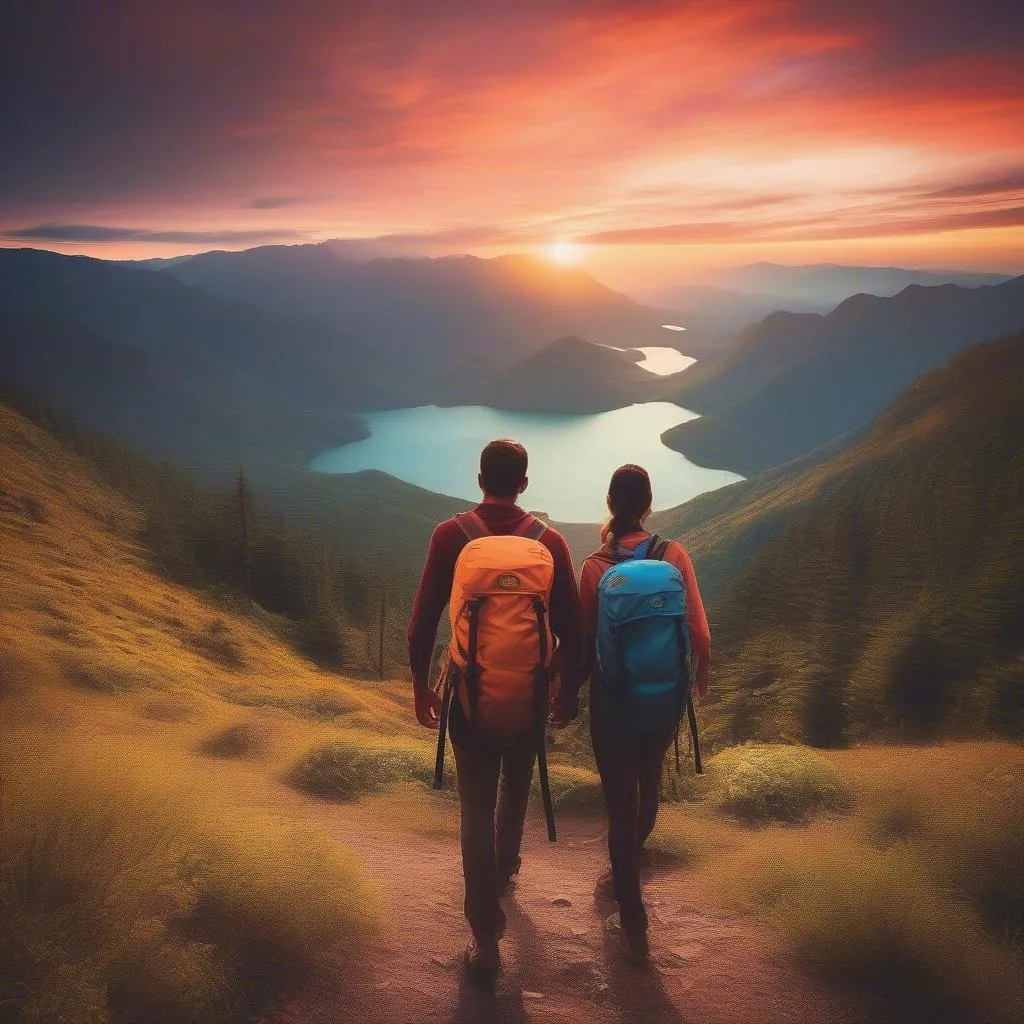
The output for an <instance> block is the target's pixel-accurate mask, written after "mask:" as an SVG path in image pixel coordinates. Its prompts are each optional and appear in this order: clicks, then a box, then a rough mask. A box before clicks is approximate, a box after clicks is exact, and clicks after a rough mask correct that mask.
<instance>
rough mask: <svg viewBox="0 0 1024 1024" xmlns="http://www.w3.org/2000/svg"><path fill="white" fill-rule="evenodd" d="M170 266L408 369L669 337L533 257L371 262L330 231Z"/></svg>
mask: <svg viewBox="0 0 1024 1024" xmlns="http://www.w3.org/2000/svg"><path fill="white" fill-rule="evenodd" d="M163 273H165V274H167V275H169V276H172V277H174V278H176V279H178V280H179V281H182V282H183V283H185V284H190V285H196V286H199V287H201V288H203V289H204V290H206V291H208V292H210V293H211V294H213V295H218V296H220V297H221V298H226V299H231V300H234V301H240V302H245V303H249V304H251V305H253V306H256V307H258V308H260V309H264V310H267V311H268V312H270V313H273V314H275V315H278V316H287V317H296V316H301V317H308V318H312V319H315V320H318V321H319V322H321V323H323V324H327V325H329V326H331V327H333V328H335V329H337V330H341V331H344V332H345V333H346V334H347V335H349V336H350V337H352V338H355V339H358V341H359V342H360V344H362V345H363V346H364V347H366V348H367V349H369V350H371V351H373V352H375V353H377V354H378V355H379V356H380V358H381V359H383V360H386V361H387V362H388V363H390V364H391V365H392V366H394V367H395V368H396V369H397V368H398V367H401V369H402V372H403V374H406V375H411V374H416V375H422V374H427V375H436V374H438V373H444V372H449V373H454V372H458V371H459V368H460V367H461V366H462V364H463V363H465V362H466V361H467V360H473V361H482V362H483V363H484V364H487V365H489V366H492V367H494V368H496V369H501V368H505V367H508V366H511V365H512V364H513V363H515V362H517V361H519V360H520V359H524V358H527V357H528V356H531V355H533V354H535V353H536V352H538V351H539V350H540V349H542V348H543V347H545V346H546V345H549V344H551V342H553V341H554V340H555V339H557V338H561V337H565V336H567V335H577V336H579V337H583V338H586V339H587V340H588V341H593V342H597V343H599V344H610V345H618V346H621V347H628V346H638V345H655V344H666V343H667V342H666V332H665V331H664V330H662V328H661V324H663V323H665V322H666V318H667V317H669V316H670V314H668V313H666V312H665V311H663V310H657V309H651V308H649V307H645V306H641V305H639V304H638V303H636V302H634V301H633V300H632V299H630V298H627V297H626V296H625V295H621V294H619V293H617V292H614V291H612V290H611V289H609V288H606V287H605V286H604V285H602V284H600V283H599V282H598V281H596V280H594V278H593V277H591V276H590V275H589V274H587V273H585V272H583V271H582V270H578V269H569V268H560V267H556V266H554V265H552V264H549V263H547V262H543V261H540V260H537V259H534V258H533V257H530V256H500V257H496V258H494V259H479V258H477V257H475V256H451V257H444V258H439V259H427V258H400V259H371V260H368V261H363V260H359V259H355V258H353V256H352V253H351V250H350V249H349V248H347V247H345V248H340V249H339V246H338V244H337V243H331V242H324V243H321V244H318V245H290V246H283V245H279V246H263V247H260V248H255V249H248V250H245V251H243V252H209V253H203V254H202V255H199V256H193V257H191V258H190V259H187V260H184V261H181V262H176V263H174V264H171V265H169V266H167V267H166V268H165V269H164V270H163Z"/></svg>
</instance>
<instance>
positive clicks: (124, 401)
mask: <svg viewBox="0 0 1024 1024" xmlns="http://www.w3.org/2000/svg"><path fill="white" fill-rule="evenodd" d="M159 266H160V267H163V268H165V269H162V270H150V269H145V268H144V267H141V266H138V265H124V264H118V263H113V262H109V261H103V260H95V259H88V258H85V257H69V256H62V255H59V254H57V253H51V252H46V251H41V250H33V249H20V250H15V249H7V250H0V374H2V375H4V376H5V377H6V378H7V379H8V381H9V382H10V383H15V384H17V385H19V386H22V387H25V388H27V389H30V390H34V391H36V392H38V393H40V394H43V395H47V396H53V400H54V401H55V402H57V403H58V404H59V405H60V406H61V407H62V408H64V409H65V410H66V411H68V412H70V413H73V414H75V415H77V416H79V417H81V418H82V419H83V420H84V421H85V422H88V423H90V424H92V425H94V426H97V427H100V428H102V429H105V430H108V431H110V432H112V433H115V434H116V435H118V436H121V437H123V438H125V439H127V440H131V441H133V442H135V443H138V444H142V445H144V446H146V447H147V448H148V449H149V450H153V451H158V452H159V453H160V454H167V455H173V456H177V457H180V458H184V459H186V460H189V461H194V460H197V459H205V460H211V459H213V458H214V453H220V454H219V455H218V456H217V460H220V461H223V460H224V459H226V458H227V456H226V455H225V454H224V453H226V452H231V453H232V454H231V456H230V458H231V459H232V460H234V459H237V458H238V457H240V453H242V452H247V451H252V450H254V449H258V448H259V447H260V446H262V445H266V444H268V443H269V444H271V445H272V446H273V447H275V448H290V449H296V448H297V449H299V451H307V452H308V451H309V450H311V449H312V448H316V447H326V446H333V445H337V444H339V443H344V442H345V441H348V440H353V439H355V438H358V437H360V436H364V430H365V428H364V427H363V425H362V424H361V422H360V420H359V419H358V417H357V416H355V415H353V414H355V413H359V412H362V411H369V410H374V409H385V408H393V407H398V406H403V405H418V404H425V403H434V402H443V403H447V404H452V403H458V402H468V403H473V404H486V403H493V404H496V405H499V406H501V407H504V408H516V409H522V410H538V411H541V410H543V411H584V410H586V411H596V410H601V409H611V408H616V407H618V406H621V405H624V404H629V403H630V402H632V401H636V400H638V399H639V398H641V397H643V396H645V395H646V394H648V392H649V390H650V388H651V386H652V383H653V382H654V381H655V379H656V378H654V377H653V376H652V375H651V374H649V373H647V372H646V371H643V370H639V369H638V368H637V367H636V365H635V362H634V361H631V360H630V357H629V356H624V355H623V354H622V353H620V352H614V351H612V350H611V349H608V348H602V347H599V346H597V345H594V344H591V343H590V342H583V341H579V340H577V341H576V342H575V343H572V344H573V345H575V348H574V350H573V352H569V351H567V350H566V349H565V347H564V345H565V343H564V342H555V339H556V338H557V337H558V336H559V334H558V333H557V330H556V329H559V328H562V327H564V326H566V325H568V326H570V327H579V326H581V325H583V326H586V327H587V328H588V329H590V330H591V331H593V332H595V333H597V334H598V335H600V336H601V337H605V338H608V339H610V340H612V341H614V342H615V343H617V344H619V345H620V346H622V345H623V343H625V345H629V344H632V343H633V342H634V341H642V340H644V337H643V332H644V331H646V332H647V335H648V336H647V338H646V340H650V338H651V337H654V338H657V340H661V339H660V338H658V337H657V334H655V333H654V332H657V331H660V332H661V334H662V335H664V334H666V333H667V332H665V331H663V330H662V329H661V327H660V322H661V321H662V320H663V319H664V317H663V316H661V315H660V314H658V313H657V312H656V311H652V310H647V309H645V308H644V307H641V306H638V305H636V304H635V303H633V302H631V301H630V300H629V299H627V298H625V297H624V296H620V295H617V294H615V293H614V292H611V291H609V290H608V289H606V288H604V287H603V286H601V285H599V284H598V283H597V282H596V281H594V280H593V279H592V278H589V277H588V276H587V275H585V274H580V273H578V272H563V271H559V270H557V269H555V268H548V267H545V266H543V265H540V264H538V263H536V262H535V261H532V260H527V259H520V258H508V259H501V260H491V261H487V260H476V259H469V258H467V259H464V260H463V259H456V260H376V261H372V262H370V263H359V262H357V261H355V260H354V259H352V257H351V253H349V252H348V250H347V249H346V250H344V252H343V253H342V254H339V252H338V251H337V247H334V248H332V247H331V246H330V245H325V246H292V247H268V248H265V249H256V250H249V251H248V252H245V253H208V254H205V255H204V256H201V257H194V258H190V259H188V260H185V261H166V262H162V263H160V264H159ZM211 268H212V269H211ZM352 275H355V276H352ZM207 278H213V279H216V280H217V281H220V285H217V284H216V282H215V284H214V285H211V286H210V287H207V286H205V285H204V286H202V287H200V286H199V285H197V284H193V283H190V282H193V281H197V280H200V279H203V280H206V279H207ZM182 279H184V280H182ZM228 280H229V281H231V282H233V283H232V285H231V286H230V287H228V286H226V285H224V282H225V281H228ZM272 280H273V281H274V282H276V283H275V284H273V285H272V284H271V283H270V282H271V281H272ZM222 286H223V287H222ZM218 288H221V290H222V291H223V292H224V293H225V294H217V291H218ZM250 289H251V291H252V296H251V297H252V298H253V299H254V301H245V300H243V299H242V298H240V296H239V294H235V293H240V292H246V293H248V291H249V290H250ZM311 293H318V294H320V295H321V298H322V301H321V302H320V304H319V305H318V304H317V303H316V302H313V303H312V305H307V302H306V300H307V299H308V298H309V296H310V294H311ZM343 296H347V299H346V301H344V302H343V301H342V297H343ZM346 303H347V304H346ZM325 306H330V309H329V310H326V311H325ZM339 309H347V310H349V311H350V313H351V316H348V315H344V316H343V315H341V314H340V313H339V312H338V310H339ZM339 320H346V321H348V322H350V323H352V324H354V325H356V327H354V328H353V329H352V330H343V329H341V328H340V327H339V326H337V323H336V322H334V321H339ZM389 323H390V325H391V326H390V328H389V326H388V324H389ZM360 325H361V326H360ZM548 331H550V332H552V333H544V332H548ZM357 332H358V333H357ZM84 381H89V382H90V383H89V386H83V382H84ZM560 396H561V397H560ZM215 461H216V460H215Z"/></svg>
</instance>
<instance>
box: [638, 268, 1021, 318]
mask: <svg viewBox="0 0 1024 1024" xmlns="http://www.w3.org/2000/svg"><path fill="white" fill-rule="evenodd" d="M1012 276H1013V275H1011V274H994V273H979V272H973V271H966V270H908V269H905V268H903V267H860V266H844V265H842V264H837V263H812V264H809V265H807V266H798V267H790V266H783V265H782V264H778V263H751V264H748V265H747V266H743V267H730V268H728V269H724V270H719V271H716V272H714V273H712V274H708V275H706V277H705V280H704V281H703V282H702V283H700V284H688V285H677V286H674V287H672V286H670V287H667V288H662V289H658V290H654V291H651V292H650V296H651V298H652V300H653V301H656V302H657V303H659V304H662V305H666V306H668V307H670V308H671V309H676V310H680V311H683V312H684V314H685V315H686V316H688V317H689V318H690V319H693V318H696V320H697V322H700V321H701V320H702V318H703V319H706V318H709V317H712V316H715V315H717V316H719V317H725V316H727V315H729V313H730V311H731V312H734V313H736V314H738V315H739V316H740V317H742V318H744V320H745V322H748V323H749V322H751V321H753V320H758V319H760V318H761V317H763V316H766V315H767V314H769V313H772V312H776V311H778V310H786V311H788V312H792V313H826V312H828V311H829V310H830V309H832V308H833V307H835V306H837V305H838V304H839V303H840V302H842V301H843V300H844V299H848V298H849V297H850V296H851V295H859V294H862V293H863V294H867V295H879V296H888V295H896V294H897V293H899V292H901V291H903V289H904V288H906V287H907V286H908V285H912V284H916V285H921V286H922V287H926V288H933V287H938V286H939V285H943V284H955V285H958V286H959V287H961V288H978V287H980V286H981V285H986V284H1002V283H1003V282H1004V281H1008V280H1009V279H1010V277H1012Z"/></svg>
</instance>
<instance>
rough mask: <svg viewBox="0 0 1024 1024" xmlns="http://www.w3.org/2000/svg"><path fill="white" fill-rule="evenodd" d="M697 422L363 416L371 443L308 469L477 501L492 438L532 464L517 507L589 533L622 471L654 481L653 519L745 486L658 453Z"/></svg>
mask: <svg viewBox="0 0 1024 1024" xmlns="http://www.w3.org/2000/svg"><path fill="white" fill-rule="evenodd" d="M683 358H688V357H685V356H684V357H683ZM696 417H697V413H694V412H690V411H689V410H687V409H682V408H680V407H679V406H678V405H673V404H672V403H671V402H646V403H643V404H640V405H631V406H627V407H626V408H623V409H615V410H613V411H612V412H605V413H598V414H596V415H582V416H581V415H550V414H541V413H520V412H506V411H504V410H500V409H490V408H486V407H484V406H459V407H456V408H451V409H445V408H440V407H438V406H436V405H426V406H419V407H417V408H415V409H394V410H389V411H385V412H374V413H367V414H365V416H364V419H365V420H366V422H367V424H368V425H369V428H370V431H371V434H372V436H370V437H369V438H367V439H366V440H364V441H357V442H355V443H354V444H348V445H345V446H344V447H342V448H334V449H331V450H330V451H326V452H322V453H321V454H320V455H318V456H316V458H314V459H313V460H312V462H311V463H310V466H311V467H312V468H313V469H315V470H319V471H320V472H323V473H355V472H358V471H359V470H364V469H378V470H382V471H383V472H385V473H390V474H391V475H392V476H396V477H398V478H399V479H401V480H405V481H408V482H409V483H412V484H416V485H418V486H419V487H425V488H426V489H427V490H431V491H437V492H438V493H440V494H448V495H452V496H454V497H458V498H465V499H467V500H475V499H477V498H479V497H480V490H479V488H478V486H477V481H476V477H477V471H478V469H479V460H480V449H481V448H483V446H484V445H485V444H486V443H487V442H488V441H492V440H493V439H494V438H496V437H514V438H516V439H517V440H518V441H520V442H522V443H523V444H524V445H525V446H526V449H527V451H528V452H529V454H530V468H529V477H530V486H529V488H528V489H527V491H526V493H525V494H524V495H523V500H522V503H523V505H524V507H526V508H531V509H536V510H539V511H543V512H547V513H548V514H549V515H551V516H552V517H553V518H555V519H558V520H561V521H563V522H584V523H586V522H591V523H592V522H597V521H599V520H601V519H603V518H604V514H605V504H604V499H605V494H606V493H607V490H608V480H609V478H610V476H611V474H612V471H613V470H615V469H616V468H617V467H618V466H621V465H622V464H623V463H625V462H637V463H639V464H640V465H642V466H644V467H646V469H647V471H648V472H649V473H650V474H651V480H652V483H653V485H654V507H655V509H665V508H671V507H672V506H673V505H679V504H681V503H682V502H684V501H689V499H690V498H693V497H696V496H697V495H698V494H702V493H704V492H705V491H711V490H714V489H715V488H718V487H724V486H725V485H726V484H731V483H733V482H735V481H737V480H742V479H743V478H742V477H741V476H738V475H737V474H735V473H731V472H729V471H728V470H723V469H705V468H703V467H701V466H696V465H694V464H693V463H692V462H690V461H689V459H687V458H686V457H685V456H683V455H680V454H679V453H678V452H675V451H673V450H672V449H671V448H666V447H665V446H664V445H663V444H662V443H661V440H660V437H661V434H662V433H664V431H666V430H668V428H669V427H673V426H675V425H676V424H678V423H684V422H686V421H687V420H691V419H696Z"/></svg>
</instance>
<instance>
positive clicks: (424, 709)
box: [416, 689, 441, 729]
mask: <svg viewBox="0 0 1024 1024" xmlns="http://www.w3.org/2000/svg"><path fill="white" fill-rule="evenodd" d="M416 719H417V721H418V722H419V723H420V725H422V726H423V727H424V728H425V729H436V728H437V726H438V722H439V721H440V719H441V698H440V697H438V695H437V694H436V693H434V691H433V690H430V689H428V690H425V691H424V692H423V693H418V694H416Z"/></svg>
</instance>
